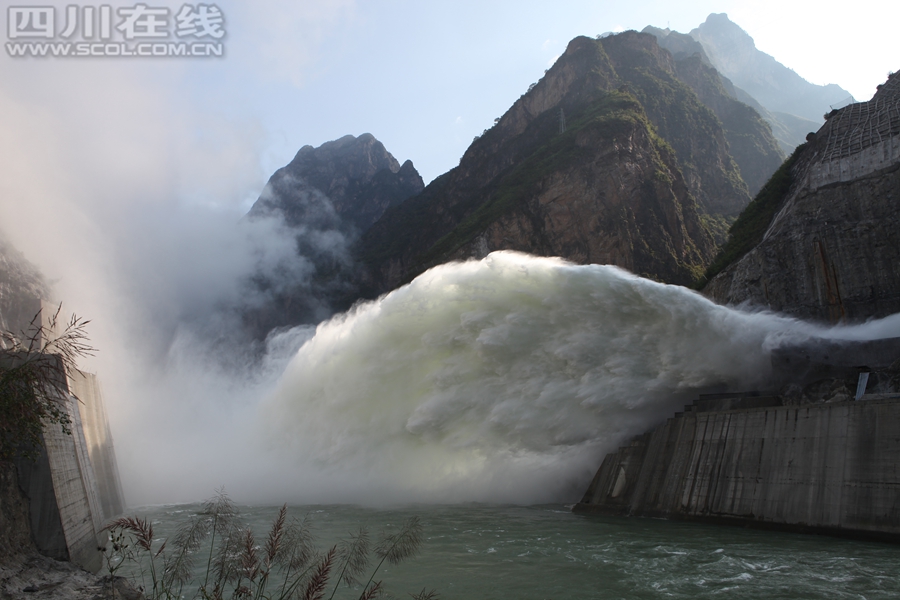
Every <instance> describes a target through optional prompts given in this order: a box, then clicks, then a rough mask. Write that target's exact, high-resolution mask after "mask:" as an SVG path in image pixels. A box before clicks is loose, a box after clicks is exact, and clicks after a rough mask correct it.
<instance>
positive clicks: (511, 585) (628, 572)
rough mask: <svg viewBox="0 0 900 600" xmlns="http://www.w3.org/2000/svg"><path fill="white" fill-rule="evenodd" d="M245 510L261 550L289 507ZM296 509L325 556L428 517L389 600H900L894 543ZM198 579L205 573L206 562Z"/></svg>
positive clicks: (485, 510)
mask: <svg viewBox="0 0 900 600" xmlns="http://www.w3.org/2000/svg"><path fill="white" fill-rule="evenodd" d="M198 508H199V505H196V504H195V505H178V506H157V507H151V508H146V509H140V510H137V511H134V512H135V514H138V515H146V516H149V517H150V518H151V519H152V520H153V522H154V529H155V533H156V535H157V536H158V537H165V536H167V535H169V534H171V532H172V530H173V525H174V524H175V523H179V522H182V521H183V520H184V519H185V518H186V517H188V516H189V515H190V514H191V513H193V512H194V511H196V510H197V509H198ZM239 508H240V510H241V513H242V516H243V517H244V518H245V520H246V521H247V522H248V523H249V524H250V525H251V526H252V527H253V530H254V532H256V534H257V539H258V540H260V542H259V543H262V541H261V540H262V538H263V537H264V534H265V532H266V531H267V530H268V528H269V527H270V525H271V523H272V519H273V518H274V517H275V515H276V513H277V511H278V508H277V507H259V506H242V507H239ZM289 510H290V513H289V514H292V515H295V516H298V517H302V516H304V515H308V516H309V518H310V521H311V523H312V527H313V531H314V532H315V533H316V534H317V537H318V539H319V541H320V543H319V547H320V548H326V547H328V546H330V545H331V544H333V543H334V542H336V541H337V540H338V539H339V538H341V537H345V536H347V534H348V533H350V532H351V531H354V530H355V529H356V528H358V527H359V526H360V525H363V524H366V525H368V526H369V528H370V531H371V532H372V533H373V534H376V533H378V531H379V530H380V528H382V527H388V526H391V525H396V524H398V523H400V522H402V521H404V520H405V519H407V518H408V517H409V516H410V515H418V516H419V517H421V519H422V523H423V524H424V537H425V541H424V543H423V545H422V547H421V552H420V554H419V555H418V556H417V557H415V558H413V559H410V560H408V561H407V562H405V563H401V564H400V565H399V566H397V567H393V566H389V567H388V568H386V569H382V571H380V573H379V579H383V580H384V583H385V584H386V586H387V591H388V592H390V593H391V594H393V596H394V597H398V598H408V597H409V596H407V593H416V592H419V591H421V590H422V589H427V590H431V589H436V590H437V591H438V593H439V594H440V598H441V599H442V600H491V599H493V600H548V599H555V600H566V599H597V600H600V599H603V600H612V599H623V600H631V599H656V598H683V599H686V600H687V599H697V598H725V597H727V598H741V599H755V598H759V599H765V600H776V599H785V600H787V599H791V600H795V599H798V598H810V599H811V598H822V599H844V598H847V599H850V598H853V599H856V600H861V599H866V600H875V599H880V598H884V599H887V598H897V597H898V596H900V577H897V574H896V569H897V565H898V564H900V547H898V546H893V545H887V544H879V543H864V542H856V541H848V540H841V539H836V538H828V537H823V536H813V535H800V534H785V533H775V532H768V531H753V530H746V529H740V528H734V527H714V526H707V525H699V524H687V523H677V522H670V521H663V520H656V519H638V518H605V517H585V516H580V515H574V514H572V513H571V512H569V509H568V508H567V507H566V506H563V505H555V504H552V505H535V506H510V505H489V504H457V505H428V506H413V507H407V508H403V509H373V508H362V507H358V506H352V505H312V506H296V507H291V508H290V509H289ZM199 562H202V561H199ZM197 571H198V575H202V573H203V572H205V564H204V565H199V566H198V569H197ZM330 591H331V590H330V588H329V594H330ZM359 593H360V592H359V589H357V590H356V593H355V594H353V593H352V591H351V590H349V589H342V590H341V591H340V592H339V593H338V594H337V595H336V596H335V598H356V597H357V596H358V595H359ZM326 597H327V595H326Z"/></svg>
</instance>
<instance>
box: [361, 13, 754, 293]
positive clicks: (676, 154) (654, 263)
mask: <svg viewBox="0 0 900 600" xmlns="http://www.w3.org/2000/svg"><path fill="white" fill-rule="evenodd" d="M728 148H729V144H728V141H727V140H726V133H725V130H724V129H723V127H722V124H721V122H720V120H719V118H717V117H716V115H715V114H714V112H713V111H712V110H711V109H710V108H708V107H707V106H706V105H705V104H704V103H703V102H702V101H701V100H700V99H699V98H698V97H697V94H696V93H695V92H694V91H693V90H692V89H691V88H690V87H689V86H688V85H686V84H685V83H684V82H682V81H681V80H680V79H679V77H678V69H677V66H676V63H675V61H674V59H673V58H672V55H671V54H670V53H669V52H668V51H666V50H664V49H662V48H660V47H659V45H658V44H657V43H656V40H655V38H654V37H653V36H651V35H647V34H640V33H637V32H633V31H632V32H626V33H623V34H620V35H616V36H610V37H607V38H604V39H601V40H593V39H588V38H576V39H574V40H572V42H570V44H569V46H568V48H567V49H566V52H565V53H564V54H563V55H562V56H561V57H560V58H559V60H558V61H557V62H556V63H555V64H554V65H553V67H552V68H551V69H549V71H548V72H547V74H546V75H545V77H544V78H543V79H541V81H540V82H538V83H537V84H536V85H535V86H534V87H533V89H530V90H529V91H528V92H527V93H526V94H525V95H523V96H522V97H521V98H520V99H519V100H518V101H517V102H516V103H515V104H513V106H512V107H511V108H510V109H509V110H508V111H507V112H506V113H505V114H504V115H503V116H502V117H501V118H500V119H499V121H498V122H497V124H496V125H495V126H494V127H493V128H491V129H490V130H488V131H487V132H485V134H484V135H483V136H481V137H480V138H478V139H476V140H475V141H474V142H473V143H472V145H471V146H470V147H469V149H468V150H467V151H466V153H465V155H464V156H463V157H462V159H461V160H460V164H459V166H458V167H456V168H455V169H453V170H451V171H450V172H448V173H446V174H444V175H443V176H441V177H439V178H437V179H436V180H435V181H433V182H432V183H431V184H430V185H429V186H428V187H427V188H426V189H425V190H424V191H423V192H422V193H421V194H419V195H417V196H415V197H412V198H410V199H409V200H407V201H405V202H404V203H402V204H400V205H399V206H397V207H396V208H394V209H391V210H388V211H387V212H386V213H385V215H384V217H382V219H380V220H379V221H378V222H377V223H376V224H375V225H374V226H373V227H372V228H371V229H370V230H369V231H368V232H367V233H366V234H365V235H364V236H363V238H362V240H361V244H360V246H359V255H360V256H361V257H362V258H363V260H364V261H365V262H366V263H367V264H368V265H369V267H370V274H371V276H372V281H371V284H372V289H371V290H370V293H379V292H383V291H386V290H388V289H391V288H393V287H395V286H397V285H398V284H401V283H403V282H404V281H408V280H409V279H411V278H412V277H414V276H415V275H416V274H418V273H420V272H422V271H423V270H425V269H427V268H428V267H430V266H432V265H434V264H439V263H441V262H445V261H447V260H452V259H456V258H464V257H468V256H483V255H485V254H487V253H488V252H490V251H493V250H500V249H515V250H521V251H525V252H530V253H534V254H543V255H557V256H562V257H564V258H567V259H569V260H574V261H577V262H600V263H610V264H616V265H619V266H622V267H625V268H628V269H631V270H634V271H635V272H637V273H639V274H642V275H645V276H647V277H652V278H655V279H659V280H663V281H669V282H676V283H685V284H686V283H689V282H690V281H691V280H692V278H693V276H694V274H695V273H696V272H697V271H698V269H700V268H702V266H703V265H705V264H706V263H707V262H708V260H709V259H710V253H711V252H712V249H713V242H712V239H711V237H710V235H709V232H708V230H707V229H706V227H705V226H704V225H703V224H702V223H701V217H702V216H703V215H706V214H714V215H736V214H737V213H738V212H739V211H740V210H741V209H742V208H743V207H744V206H745V205H746V203H747V202H749V198H750V196H749V193H748V191H747V186H746V184H745V183H744V181H743V179H742V178H741V175H740V170H739V168H738V166H737V165H736V164H735V162H734V160H733V159H732V156H731V154H729V151H728Z"/></svg>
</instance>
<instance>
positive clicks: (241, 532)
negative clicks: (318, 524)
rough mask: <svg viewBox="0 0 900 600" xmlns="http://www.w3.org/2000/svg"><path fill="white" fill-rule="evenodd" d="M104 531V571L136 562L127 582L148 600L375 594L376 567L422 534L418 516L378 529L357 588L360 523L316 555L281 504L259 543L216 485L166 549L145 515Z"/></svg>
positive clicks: (363, 552)
mask: <svg viewBox="0 0 900 600" xmlns="http://www.w3.org/2000/svg"><path fill="white" fill-rule="evenodd" d="M106 529H107V530H109V533H110V538H111V539H115V540H118V543H117V544H114V545H113V551H114V552H115V551H121V555H120V556H117V557H110V556H108V557H107V564H108V565H109V569H110V571H111V572H114V571H115V569H118V568H119V566H121V563H122V562H123V561H126V560H133V561H135V562H137V563H138V564H139V565H140V566H141V569H140V581H137V580H136V581H135V584H136V586H137V587H138V588H139V589H141V590H142V591H143V593H144V594H145V596H146V597H147V598H148V599H149V600H171V599H174V598H185V597H192V598H200V599H203V600H225V599H226V598H230V599H241V600H245V599H246V600H263V599H266V600H276V599H277V600H290V599H301V598H302V599H303V600H325V598H326V595H327V598H328V600H333V599H334V598H341V597H343V598H353V597H356V598H359V599H361V600H371V599H373V598H380V597H384V596H385V594H386V592H385V586H384V584H383V582H382V581H380V580H379V581H376V580H375V576H376V575H377V574H378V571H379V569H380V568H381V566H382V565H383V564H384V562H385V561H387V562H388V563H390V564H398V563H400V562H402V561H404V560H406V559H408V558H411V557H413V556H415V555H416V553H418V551H419V548H420V547H421V545H422V539H423V538H422V524H421V522H420V521H419V519H418V517H413V518H411V519H409V520H408V521H407V522H406V523H404V524H403V526H401V527H400V529H399V530H398V531H395V532H393V533H387V532H385V533H383V534H382V535H381V536H379V538H378V540H377V541H376V543H375V544H374V555H375V557H376V558H377V559H378V563H377V565H376V566H375V568H374V569H372V571H371V573H370V575H369V577H368V580H367V581H366V583H365V585H360V580H361V578H362V577H363V576H364V574H365V573H366V572H367V570H368V568H369V564H370V562H371V561H370V555H371V554H372V552H373V550H372V547H373V546H372V544H371V542H370V539H369V533H368V530H367V529H366V528H365V527H361V528H360V529H359V530H358V531H357V532H356V533H355V534H351V536H350V537H349V538H348V539H345V540H342V541H341V542H340V543H338V544H337V545H335V546H333V547H332V548H331V549H329V550H328V551H327V552H324V553H323V552H319V551H317V550H316V547H315V543H314V539H313V536H312V533H311V531H310V524H309V521H308V520H307V519H305V518H304V519H293V518H289V517H288V510H287V505H284V506H282V507H281V509H280V510H279V511H278V514H277V515H276V517H275V519H274V520H273V521H272V526H271V528H270V529H269V533H268V535H267V536H266V539H265V541H264V542H263V543H262V544H261V545H260V544H258V543H257V541H256V538H255V537H254V534H253V531H252V530H251V529H250V528H249V527H247V526H246V525H244V524H243V523H241V521H240V519H239V515H238V513H237V510H236V509H235V506H234V504H233V503H232V502H231V500H230V499H229V498H228V496H227V495H226V494H225V492H224V491H221V490H220V491H218V492H217V493H216V496H215V497H213V498H212V499H210V500H207V501H206V502H205V503H204V504H203V508H202V509H201V510H200V511H199V512H198V514H197V515H194V516H193V517H191V518H190V519H189V520H188V521H187V522H186V523H184V524H183V525H182V526H181V527H179V529H178V531H177V532H176V534H175V535H174V536H173V538H172V543H171V545H170V547H169V549H168V550H167V549H166V547H167V543H168V542H167V540H162V541H161V542H159V541H157V540H154V538H153V526H152V524H151V523H149V522H148V521H147V520H146V519H139V518H135V517H127V518H120V519H116V520H115V521H113V522H112V523H110V524H109V525H107V527H106ZM123 536H130V537H131V538H132V540H133V543H132V544H129V543H123V542H122V539H123ZM155 543H158V544H159V547H158V548H157V547H155ZM201 555H202V556H203V557H204V558H205V559H206V569H205V573H204V575H203V576H202V578H201V579H202V581H198V580H195V579H194V573H195V572H196V571H195V564H196V560H197V559H198V558H200V557H201ZM342 584H343V585H342ZM194 588H196V591H195V592H192V591H191V590H193V589H194ZM329 589H330V591H331V593H330V594H328V591H329ZM190 593H193V596H190V595H189V594H190ZM410 596H411V597H412V598H413V599H414V600H436V599H437V593H436V592H435V591H434V590H432V591H430V592H426V591H425V590H422V592H420V593H418V594H410Z"/></svg>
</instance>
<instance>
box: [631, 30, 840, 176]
mask: <svg viewBox="0 0 900 600" xmlns="http://www.w3.org/2000/svg"><path fill="white" fill-rule="evenodd" d="M701 30H702V32H701ZM643 32H644V33H650V34H653V35H654V36H656V38H657V40H658V41H659V45H660V46H662V47H663V48H666V49H667V50H669V52H671V53H672V55H673V56H674V57H675V59H676V60H678V61H680V60H683V59H686V58H689V57H692V56H697V57H698V59H699V60H700V61H701V62H702V63H703V64H704V65H709V66H711V67H715V68H716V69H717V72H718V74H719V78H720V79H721V83H722V85H723V87H724V88H725V90H726V92H727V93H728V95H729V96H731V97H732V98H734V99H735V100H737V101H739V102H741V103H743V104H746V105H747V106H749V107H751V108H752V109H753V110H755V111H756V112H757V113H758V114H759V115H760V116H761V117H762V118H763V119H764V120H765V121H766V122H767V123H768V124H769V126H770V127H771V128H772V135H773V136H774V137H775V139H776V140H777V141H778V144H779V146H780V148H781V150H782V152H784V153H785V154H790V153H791V152H793V151H794V148H796V147H797V146H799V145H800V144H802V143H803V142H804V141H805V139H806V134H807V133H809V132H810V131H815V130H816V129H818V128H819V127H820V126H821V124H822V115H823V114H824V113H825V112H826V111H828V110H830V106H829V104H828V103H823V102H822V101H821V100H816V99H815V98H814V97H813V98H812V99H811V100H809V99H807V100H803V99H802V98H804V97H812V96H815V91H816V90H817V89H819V88H823V89H824V88H828V90H827V91H828V94H827V95H826V99H831V98H832V97H833V96H834V94H833V93H831V92H832V91H833V90H831V88H836V90H840V91H839V92H837V91H835V92H834V93H836V94H837V95H838V96H840V95H841V94H843V96H841V98H842V99H847V98H848V97H849V96H850V94H849V93H847V92H846V91H844V90H842V89H841V88H838V87H837V86H831V87H828V86H816V85H813V84H811V83H808V82H807V81H806V80H804V79H802V78H801V77H800V76H799V75H797V74H796V73H794V72H793V71H791V70H790V69H788V68H786V67H784V66H783V65H781V64H780V63H778V62H777V61H775V59H774V58H772V57H771V56H769V55H768V54H764V53H762V52H760V51H758V50H756V46H755V44H754V43H753V38H751V37H750V36H749V35H747V33H746V32H745V31H744V30H743V29H741V28H740V27H739V26H737V25H735V24H734V23H732V22H731V21H729V20H728V16H727V15H724V14H723V15H716V14H711V15H710V16H709V18H707V20H706V22H705V23H704V24H703V25H701V26H700V27H699V28H697V29H695V30H694V31H692V32H691V34H690V35H688V34H685V33H679V32H677V31H672V30H670V29H660V28H658V27H653V26H647V27H645V28H644V30H643ZM692 36H693V37H692ZM722 55H725V56H727V57H741V58H733V59H732V60H730V61H729V60H725V61H723V60H722V59H721V58H720V57H721V56H722ZM713 57H715V60H716V61H719V62H714V58H713ZM754 61H756V62H757V63H759V64H758V65H757V66H756V67H755V68H756V69H757V70H764V71H765V72H766V73H767V74H768V75H770V76H771V77H773V78H775V79H776V80H779V81H780V80H786V82H787V83H783V84H779V83H776V84H774V86H773V85H772V84H759V85H756V86H754V89H758V88H759V87H762V88H763V91H764V93H763V96H764V97H765V98H767V99H768V98H770V97H774V98H775V99H776V100H775V101H774V102H771V103H769V105H771V106H778V107H782V106H783V105H784V104H785V102H789V103H791V102H792V103H793V104H791V106H794V105H797V106H798V107H799V108H798V109H797V110H799V113H798V114H800V113H802V114H806V113H810V114H814V116H813V117H812V118H806V117H803V116H797V114H789V113H788V112H782V111H781V110H779V109H778V108H771V109H770V108H767V107H766V106H763V104H761V103H760V101H759V100H758V99H757V98H756V97H755V96H753V95H751V94H750V93H748V92H747V91H746V90H744V89H742V88H741V87H739V86H738V85H735V82H734V80H733V79H731V77H732V75H727V74H726V72H725V70H724V69H725V68H731V69H735V71H734V77H737V78H738V80H739V81H741V82H744V81H747V80H748V78H749V77H750V76H749V75H748V74H747V72H746V71H745V69H746V68H747V66H746V65H747V63H751V62H754ZM736 63H740V66H739V67H735V66H734V65H735V64H736ZM773 73H774V75H773ZM757 79H759V77H757ZM782 88H788V91H785V90H784V89H782ZM791 90H794V91H791ZM798 90H799V91H798ZM831 102H834V100H831ZM769 105H767V106H769ZM817 111H818V112H817ZM717 114H718V113H717ZM720 118H721V115H720ZM735 158H736V160H737V157H735ZM742 172H743V169H742ZM748 183H749V182H748ZM762 183H765V181H763V182H761V183H760V187H761V185H762ZM750 187H751V191H752V192H753V193H754V194H755V193H756V191H758V190H759V187H757V188H756V190H755V191H753V187H754V186H753V185H751V186H750Z"/></svg>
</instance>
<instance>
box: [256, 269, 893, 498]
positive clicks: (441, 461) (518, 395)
mask: <svg viewBox="0 0 900 600" xmlns="http://www.w3.org/2000/svg"><path fill="white" fill-rule="evenodd" d="M898 333H900V320H898V319H897V318H893V317H892V318H889V319H885V320H882V321H879V322H878V323H877V324H867V325H864V326H858V327H841V328H835V329H834V330H825V329H820V328H816V327H814V326H812V325H809V324H806V323H803V322H800V321H796V320H794V319H789V318H785V317H779V316H776V315H772V314H766V313H756V314H751V313H746V312H740V311H736V310H733V309H730V308H726V307H723V306H718V305H715V304H713V303H712V302H710V301H709V300H707V299H705V298H703V297H702V296H700V295H699V294H697V293H695V292H692V291H689V290H687V289H685V288H682V287H677V286H671V285H662V284H658V283H655V282H652V281H649V280H646V279H641V278H638V277H636V276H634V275H631V274H629V273H627V272H625V271H622V270H620V269H617V268H615V267H610V266H600V265H588V266H578V265H573V264H569V263H566V262H564V261H562V260H559V259H548V258H536V257H531V256H527V255H522V254H516V253H509V252H502V253H499V252H498V253H493V254H491V255H490V256H488V257H487V258H486V259H484V260H482V261H478V262H475V261H473V262H468V263H456V264H449V265H443V266H440V267H436V268H434V269H432V270H431V271H428V272H427V273H425V274H423V275H421V276H420V277H418V278H417V279H416V280H415V281H413V282H412V283H411V284H410V285H408V286H405V287H403V288H400V289H398V290H396V291H394V292H392V293H390V294H389V295H387V296H385V297H383V298H381V299H380V300H378V301H376V302H373V303H369V304H366V305H363V306H360V307H357V309H356V310H354V311H352V312H351V313H350V314H347V315H342V316H338V317H336V318H334V319H332V320H331V321H330V322H328V323H324V324H322V325H320V326H319V327H318V329H317V331H316V334H315V336H314V337H313V338H312V339H310V340H309V341H308V342H307V343H306V344H305V345H304V346H303V347H302V348H301V349H300V351H299V352H298V353H297V356H296V357H294V359H293V360H292V361H291V363H290V365H289V366H288V368H287V370H286V371H285V374H284V376H283V378H282V380H281V382H280V383H279V385H278V388H277V391H276V392H275V394H274V395H273V396H272V398H271V399H270V400H268V401H267V402H266V404H265V405H264V406H263V410H262V411H261V413H260V420H259V423H258V425H257V427H258V436H259V439H260V440H262V443H264V444H266V445H268V446H269V447H270V449H271V455H270V456H271V458H270V459H269V460H267V461H265V462H266V464H268V465H272V466H276V465H277V467H276V468H277V472H278V473H279V474H280V477H279V478H277V479H276V478H272V479H271V480H270V482H269V483H268V484H267V485H265V486H260V487H257V488H256V489H255V490H253V489H251V486H249V485H247V486H244V487H243V488H242V489H241V492H242V493H249V494H250V495H251V497H253V498H255V499H263V498H266V494H272V493H275V494H276V495H277V494H278V493H280V494H281V495H282V496H283V497H288V498H291V499H292V500H294V499H296V500H298V501H304V502H318V501H326V502H374V503H378V502H410V501H413V502H415V501H425V502H455V501H499V502H520V503H535V502H549V501H569V502H571V501H575V500H577V498H578V497H579V495H580V494H581V493H582V492H583V491H584V488H585V486H586V485H587V482H588V481H589V480H590V477H591V476H592V475H593V472H594V470H595V469H596V468H597V466H598V459H599V458H600V457H602V456H603V454H604V453H606V452H608V451H611V450H613V449H615V447H616V446H617V445H619V444H620V443H622V442H623V441H625V440H626V439H627V438H628V437H630V436H633V435H637V434H639V433H642V432H644V431H645V430H646V429H647V428H649V427H651V426H653V425H655V424H657V423H659V422H661V421H662V420H664V419H666V418H668V417H670V416H671V415H672V413H673V412H674V411H676V410H678V409H679V408H680V407H681V405H683V404H684V403H685V402H686V401H690V400H692V399H693V398H694V397H696V394H697V393H698V391H701V390H704V389H709V388H710V387H711V386H720V385H727V386H730V388H731V389H732V390H735V391H736V390H748V389H758V388H756V386H758V385H760V384H761V383H765V381H766V378H767V377H768V376H769V375H770V374H771V362H770V356H769V353H770V351H771V350H772V349H773V348H774V347H777V346H779V345H781V344H784V343H789V342H791V341H805V340H807V339H808V338H809V337H810V336H812V335H823V336H832V337H838V338H844V339H853V338H857V339H858V338H860V337H864V336H868V335H873V334H876V335H877V336H879V337H883V336H889V335H892V334H893V335H897V334H898Z"/></svg>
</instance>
